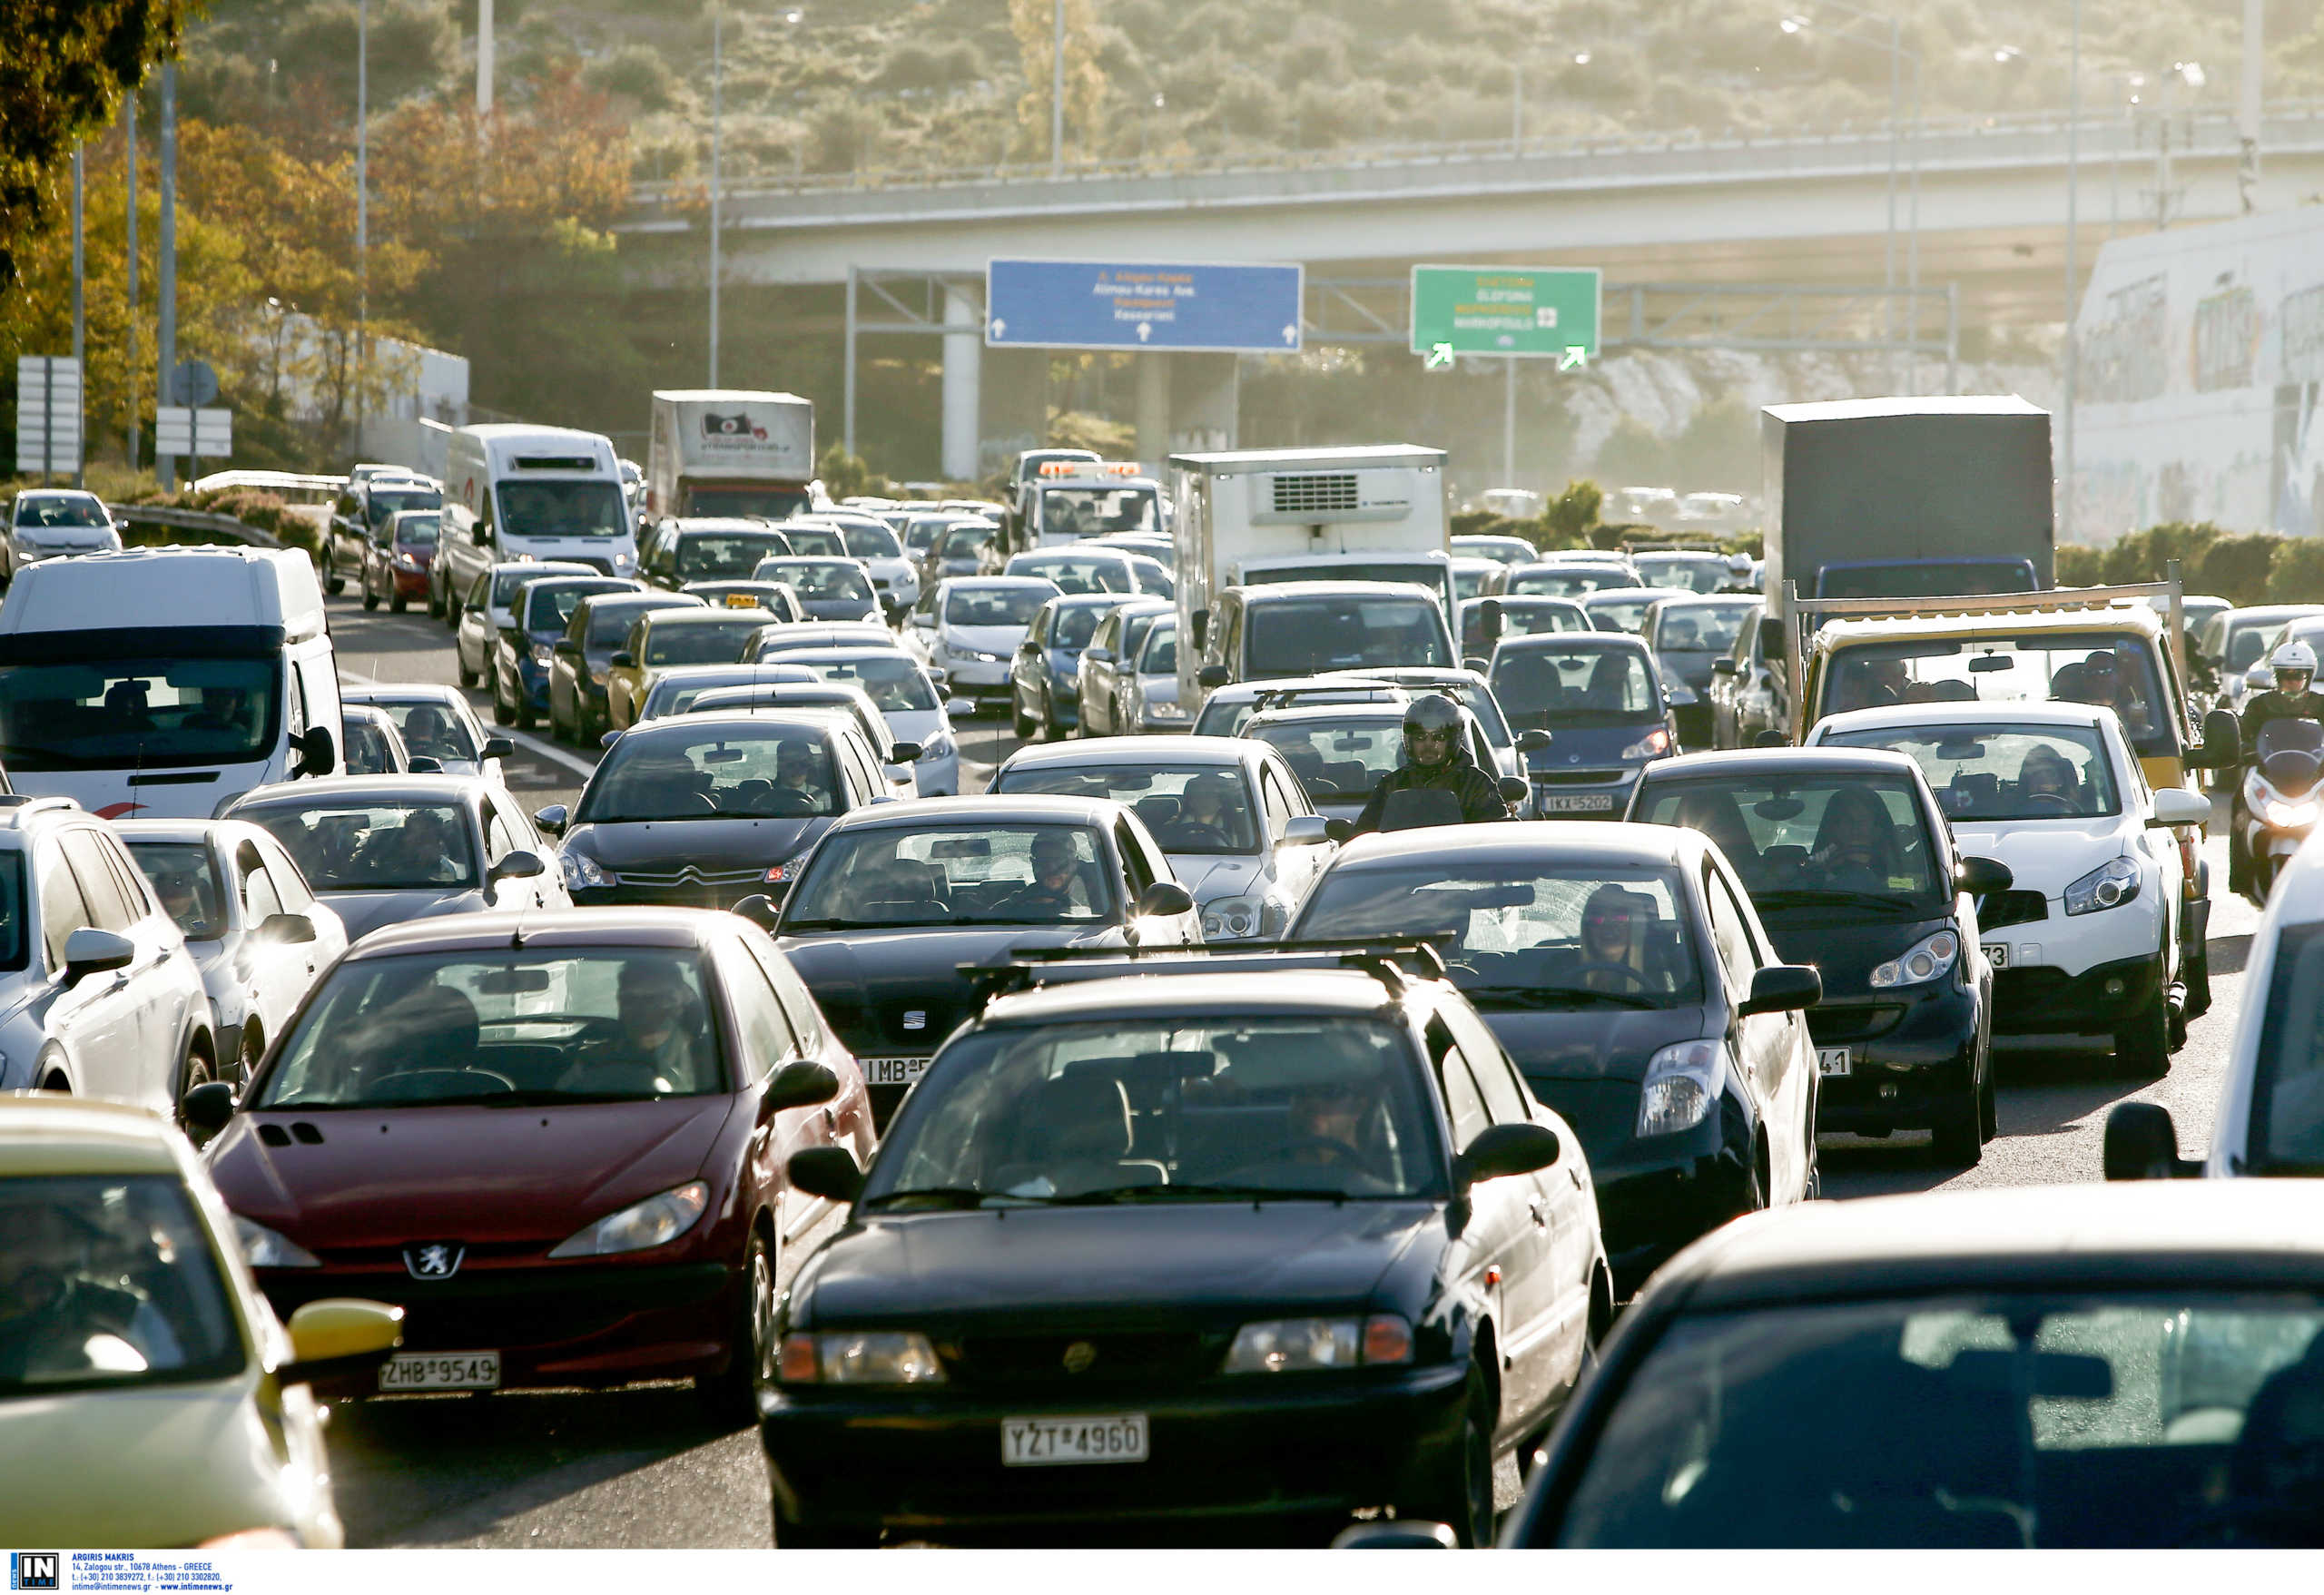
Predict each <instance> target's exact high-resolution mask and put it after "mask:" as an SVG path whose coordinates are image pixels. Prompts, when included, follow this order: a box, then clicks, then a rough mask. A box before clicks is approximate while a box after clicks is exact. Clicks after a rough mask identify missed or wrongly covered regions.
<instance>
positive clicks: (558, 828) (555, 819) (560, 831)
mask: <svg viewBox="0 0 2324 1595" xmlns="http://www.w3.org/2000/svg"><path fill="white" fill-rule="evenodd" d="M572 812H573V811H572V810H570V809H568V808H566V806H565V805H564V804H563V803H551V804H549V806H548V807H547V808H546V809H536V810H534V811H533V823H534V824H536V825H537V826H539V827H540V828H541V830H542V831H544V832H547V834H549V835H551V836H562V835H564V834H565V827H566V821H567V819H568V818H569V817H570V815H571V814H572Z"/></svg>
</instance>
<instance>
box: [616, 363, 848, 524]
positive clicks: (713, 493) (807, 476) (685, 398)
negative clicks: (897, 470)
mask: <svg viewBox="0 0 2324 1595" xmlns="http://www.w3.org/2000/svg"><path fill="white" fill-rule="evenodd" d="M818 497H821V495H820V494H819V493H818V492H817V490H816V484H815V407H814V405H813V404H812V402H811V401H809V400H807V399H801V398H800V397H799V396H798V395H796V394H793V393H744V392H740V391H735V390H729V389H685V390H683V391H679V390H669V391H663V392H657V393H655V395H654V431H653V436H652V438H650V439H649V440H648V441H647V443H646V452H645V513H646V515H647V516H648V517H651V518H653V519H655V520H659V519H661V518H662V517H665V516H714V515H763V516H768V517H773V519H775V520H788V519H790V518H791V517H793V516H794V515H797V514H799V513H801V512H802V511H803V510H806V509H810V508H812V507H814V503H815V500H816V499H817V498H818Z"/></svg>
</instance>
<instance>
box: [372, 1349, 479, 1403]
mask: <svg viewBox="0 0 2324 1595" xmlns="http://www.w3.org/2000/svg"><path fill="white" fill-rule="evenodd" d="M499 1388H500V1354H499V1353H498V1352H440V1353H428V1352H399V1353H398V1354H396V1355H394V1356H392V1357H389V1359H388V1360H387V1361H386V1362H385V1363H382V1364H380V1365H379V1389H380V1391H381V1392H382V1393H386V1392H389V1391H401V1390H497V1389H499Z"/></svg>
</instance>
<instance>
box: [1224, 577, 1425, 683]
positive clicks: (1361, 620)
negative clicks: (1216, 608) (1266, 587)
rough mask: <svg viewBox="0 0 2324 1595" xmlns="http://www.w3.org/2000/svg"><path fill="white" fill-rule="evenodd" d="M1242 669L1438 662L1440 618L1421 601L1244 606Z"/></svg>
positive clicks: (1310, 671)
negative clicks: (1244, 635) (1243, 654)
mask: <svg viewBox="0 0 2324 1595" xmlns="http://www.w3.org/2000/svg"><path fill="white" fill-rule="evenodd" d="M1244 624H1245V630H1246V633H1247V634H1248V635H1247V636H1246V641H1245V643H1244V651H1245V659H1244V671H1243V674H1246V675H1247V676H1249V677H1251V678H1252V679H1255V680H1256V679H1258V678H1260V677H1263V676H1271V675H1279V676H1295V675H1317V674H1324V672H1327V671H1333V670H1347V669H1360V668H1362V667H1363V666H1364V665H1374V666H1381V667H1385V666H1393V665H1408V666H1414V667H1422V666H1443V665H1451V664H1452V658H1451V656H1450V650H1449V649H1448V648H1447V647H1446V645H1445V637H1444V622H1443V615H1442V614H1441V613H1440V612H1439V611H1438V610H1437V608H1436V606H1434V605H1433V604H1431V603H1429V602H1428V601H1427V600H1426V599H1423V598H1358V597H1344V598H1339V597H1334V598H1293V599H1287V600H1285V601H1283V602H1280V603H1267V604H1253V605H1251V606H1249V607H1248V608H1247V609H1246V611H1245V616H1244Z"/></svg>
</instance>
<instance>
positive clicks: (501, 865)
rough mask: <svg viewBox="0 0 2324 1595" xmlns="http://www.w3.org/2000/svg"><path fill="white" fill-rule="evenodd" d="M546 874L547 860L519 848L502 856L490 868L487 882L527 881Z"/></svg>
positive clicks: (528, 850)
mask: <svg viewBox="0 0 2324 1595" xmlns="http://www.w3.org/2000/svg"><path fill="white" fill-rule="evenodd" d="M547 873H548V861H547V859H544V858H543V857H541V855H540V854H538V853H537V852H532V851H531V850H530V849H528V848H519V849H517V851H516V852H512V853H504V854H502V855H501V859H500V861H499V862H498V863H497V864H495V865H493V866H492V869H491V871H490V873H489V874H488V875H487V880H488V881H529V880H531V879H532V878H533V877H534V876H536V875H546V874H547Z"/></svg>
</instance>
